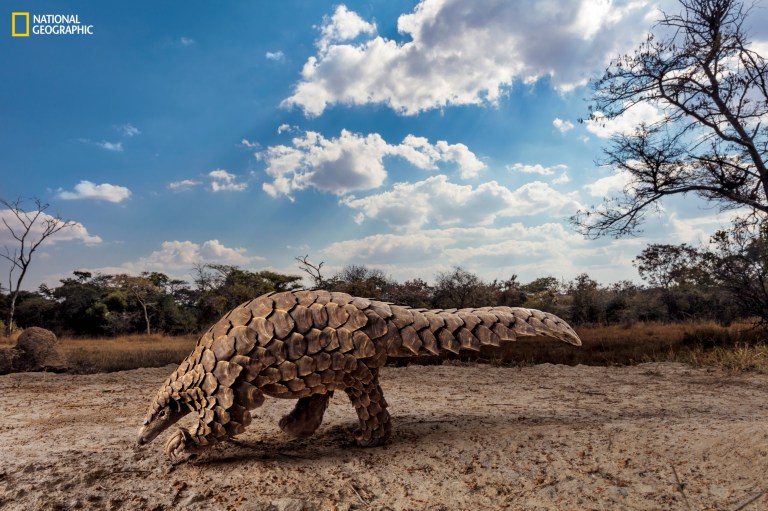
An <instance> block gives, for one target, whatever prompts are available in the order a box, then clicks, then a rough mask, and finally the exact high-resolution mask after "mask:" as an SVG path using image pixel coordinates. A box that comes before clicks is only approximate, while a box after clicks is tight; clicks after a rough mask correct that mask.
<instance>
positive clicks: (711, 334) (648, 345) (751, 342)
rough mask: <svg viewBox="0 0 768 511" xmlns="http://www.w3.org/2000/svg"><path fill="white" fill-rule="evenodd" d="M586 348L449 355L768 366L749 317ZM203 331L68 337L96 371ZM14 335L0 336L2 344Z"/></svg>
mask: <svg viewBox="0 0 768 511" xmlns="http://www.w3.org/2000/svg"><path fill="white" fill-rule="evenodd" d="M577 332H578V334H579V336H580V337H581V340H582V343H583V345H582V346H581V347H580V348H577V347H574V346H570V345H568V344H565V343H562V342H558V341H555V340H553V339H548V338H540V337H529V338H521V339H519V340H518V341H517V342H512V343H504V345H502V346H501V347H499V348H492V347H484V348H483V349H482V351H481V352H480V353H479V354H477V353H472V352H463V353H462V354H461V355H460V356H451V357H448V358H451V359H454V360H455V359H459V360H464V361H475V360H481V361H486V362H491V363H494V364H499V365H533V364H543V363H551V364H567V365H576V364H585V365H601V366H604V365H612V366H621V365H633V364H639V363H643V362H666V361H671V362H684V363H688V364H691V365H694V366H715V367H720V368H723V369H726V370H732V371H743V370H753V371H760V372H768V344H767V343H766V337H764V335H765V334H764V333H763V332H761V331H758V330H752V329H749V328H748V326H747V325H733V326H731V327H722V326H719V325H716V324H714V323H680V324H660V323H645V324H636V325H632V326H604V327H584V328H578V329H577ZM196 340H197V337H196V336H185V337H170V336H164V335H149V336H148V335H131V336H123V337H115V338H104V339H70V338H64V339H62V340H61V348H62V350H63V351H64V353H65V355H66V356H67V358H68V360H69V361H70V364H71V365H72V369H73V371H74V372H79V373H92V372H109V371H123V370H129V369H136V368H139V367H158V366H164V365H167V364H177V363H179V362H180V361H181V360H183V359H184V357H185V356H186V355H187V354H188V353H189V352H190V351H192V349H193V347H194V345H195V342H196ZM14 344H15V342H14V341H10V340H7V339H6V340H3V339H0V347H10V346H13V345H14ZM440 360H441V359H440V358H437V357H425V358H424V359H421V360H415V359H403V360H401V361H400V363H439V362H440Z"/></svg>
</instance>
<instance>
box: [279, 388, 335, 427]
mask: <svg viewBox="0 0 768 511" xmlns="http://www.w3.org/2000/svg"><path fill="white" fill-rule="evenodd" d="M332 395H333V392H328V393H327V394H314V395H312V396H309V397H302V398H301V399H299V401H298V402H297V403H296V407H295V408H294V409H293V411H292V412H291V413H289V414H287V415H285V416H284V417H283V418H282V419H280V422H279V424H280V429H282V430H283V431H284V432H285V433H287V434H289V435H291V436H293V437H296V438H306V437H308V436H310V435H312V433H314V432H315V431H316V430H317V428H319V427H320V424H321V423H322V422H323V415H324V414H325V410H326V409H327V408H328V401H329V400H330V399H331V396H332Z"/></svg>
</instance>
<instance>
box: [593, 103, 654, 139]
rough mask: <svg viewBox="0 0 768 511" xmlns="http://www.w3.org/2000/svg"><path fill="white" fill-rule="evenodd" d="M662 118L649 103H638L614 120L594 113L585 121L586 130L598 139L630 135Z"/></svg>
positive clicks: (599, 113)
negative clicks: (620, 134)
mask: <svg viewBox="0 0 768 511" xmlns="http://www.w3.org/2000/svg"><path fill="white" fill-rule="evenodd" d="M663 118H664V114H663V113H662V112H661V110H659V109H658V108H656V107H655V106H653V105H651V104H650V103H638V104H636V105H634V106H632V107H631V108H630V109H629V110H627V111H626V112H624V113H623V114H621V115H620V116H618V117H616V118H614V119H606V118H605V116H604V115H603V114H602V113H601V112H596V113H595V114H594V118H593V119H588V120H587V121H585V124H586V125H587V130H588V131H589V132H590V133H594V134H595V135H597V136H598V137H600V138H610V137H612V136H613V135H615V134H617V133H631V132H632V131H634V129H635V128H637V127H638V126H639V125H640V124H653V123H655V122H658V121H660V120H661V119H663Z"/></svg>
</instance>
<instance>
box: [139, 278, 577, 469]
mask: <svg viewBox="0 0 768 511" xmlns="http://www.w3.org/2000/svg"><path fill="white" fill-rule="evenodd" d="M534 335H544V336H549V337H554V338H556V339H559V340H562V341H565V342H568V343H570V344H574V345H577V346H578V345H581V340H580V339H579V337H578V335H576V332H574V331H573V329H571V327H570V326H569V325H568V324H567V323H566V322H564V321H563V320H561V319H560V318H558V317H557V316H554V315H552V314H549V313H546V312H541V311H538V310H534V309H524V308H518V307H482V308H477V309H458V310H456V309H449V310H443V309H435V310H426V309H413V308H409V307H404V306H399V305H393V304H390V303H384V302H380V301H375V300H368V299H365V298H358V297H354V296H351V295H348V294H346V293H337V292H328V291H320V290H312V291H308V290H302V291H287V292H281V293H271V294H266V295H262V296H260V297H258V298H256V299H253V300H251V301H248V302H246V303H243V304H242V305H240V306H239V307H236V308H235V309H233V310H232V311H230V312H229V313H228V314H227V315H226V316H224V317H223V318H222V319H221V320H219V322H218V323H216V324H215V325H213V326H212V327H211V328H210V329H209V330H208V331H207V332H206V333H205V334H204V335H203V336H202V337H201V338H200V340H199V341H198V342H197V346H196V347H195V349H194V350H193V351H192V353H190V354H189V355H188V356H187V357H186V358H185V359H184V360H183V361H182V362H181V364H180V365H179V367H178V368H177V369H176V370H175V371H174V372H173V373H172V374H171V375H170V376H169V377H168V379H167V380H165V382H164V383H163V384H162V386H161V387H160V390H159V391H158V392H157V395H156V396H155V398H154V400H153V401H152V403H151V404H150V406H149V410H148V411H147V415H146V418H145V419H144V425H143V427H142V428H141V431H140V432H139V438H138V443H139V444H140V445H143V444H146V443H149V442H151V441H152V440H154V439H155V438H156V437H157V436H158V435H159V434H160V433H162V432H163V431H164V430H165V429H167V428H168V427H169V426H171V425H173V424H174V423H176V422H177V421H178V420H179V419H181V418H182V417H183V416H185V415H187V414H188V413H195V414H197V417H198V419H199V420H198V422H197V425H196V426H194V427H193V428H191V429H190V430H186V429H179V430H178V431H176V432H175V433H174V434H173V435H172V436H171V437H170V438H169V440H168V441H167V443H166V445H165V450H166V453H167V455H168V456H169V457H171V458H172V459H173V458H176V457H180V456H182V455H184V454H185V453H198V452H201V451H202V450H204V449H205V448H207V447H209V446H211V445H213V444H215V443H217V442H222V441H226V440H228V439H231V438H232V437H234V436H235V435H238V434H240V433H242V432H243V431H244V430H245V428H246V427H247V426H248V425H249V424H250V423H251V414H250V410H252V409H254V408H256V407H258V406H260V405H261V404H262V403H263V402H264V395H265V394H266V395H267V396H271V397H277V398H288V399H298V402H297V403H296V406H295V408H294V409H293V411H292V412H291V413H289V414H288V415H286V416H285V417H283V418H282V419H281V420H280V428H281V429H282V430H283V431H284V432H286V433H288V434H289V435H291V436H295V437H306V436H309V435H311V434H312V433H314V431H315V430H316V429H317V428H318V427H319V426H320V423H321V422H322V419H323V413H324V412H325V409H326V407H327V406H328V401H329V399H330V398H331V396H332V395H333V391H335V390H343V391H344V392H346V394H347V395H348V396H349V399H350V400H351V401H352V404H353V405H354V407H355V409H356V411H357V415H358V418H359V420H360V427H359V429H358V430H357V431H356V432H355V440H356V442H357V444H358V445H359V446H363V447H370V446H376V445H380V444H382V443H384V442H385V441H386V440H387V438H388V437H389V435H390V432H391V423H390V417H389V413H388V412H387V402H386V401H385V400H384V395H383V394H382V391H381V387H380V386H379V378H378V375H379V369H380V368H381V367H382V366H383V365H384V363H385V362H386V360H387V358H388V357H416V356H421V355H439V354H441V353H443V352H445V351H450V352H452V353H458V352H459V351H461V350H475V351H477V350H479V349H480V347H481V346H485V345H490V346H498V345H499V344H500V342H502V341H514V340H515V339H516V338H517V337H521V336H534Z"/></svg>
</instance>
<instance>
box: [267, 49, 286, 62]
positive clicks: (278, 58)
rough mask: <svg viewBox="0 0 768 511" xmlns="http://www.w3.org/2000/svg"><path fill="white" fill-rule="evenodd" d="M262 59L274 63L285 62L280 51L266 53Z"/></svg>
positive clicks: (283, 55)
mask: <svg viewBox="0 0 768 511" xmlns="http://www.w3.org/2000/svg"><path fill="white" fill-rule="evenodd" d="M264 57H266V58H267V60H272V61H275V62H283V61H284V60H285V53H283V52H282V51H268V52H267V53H265V54H264Z"/></svg>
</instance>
